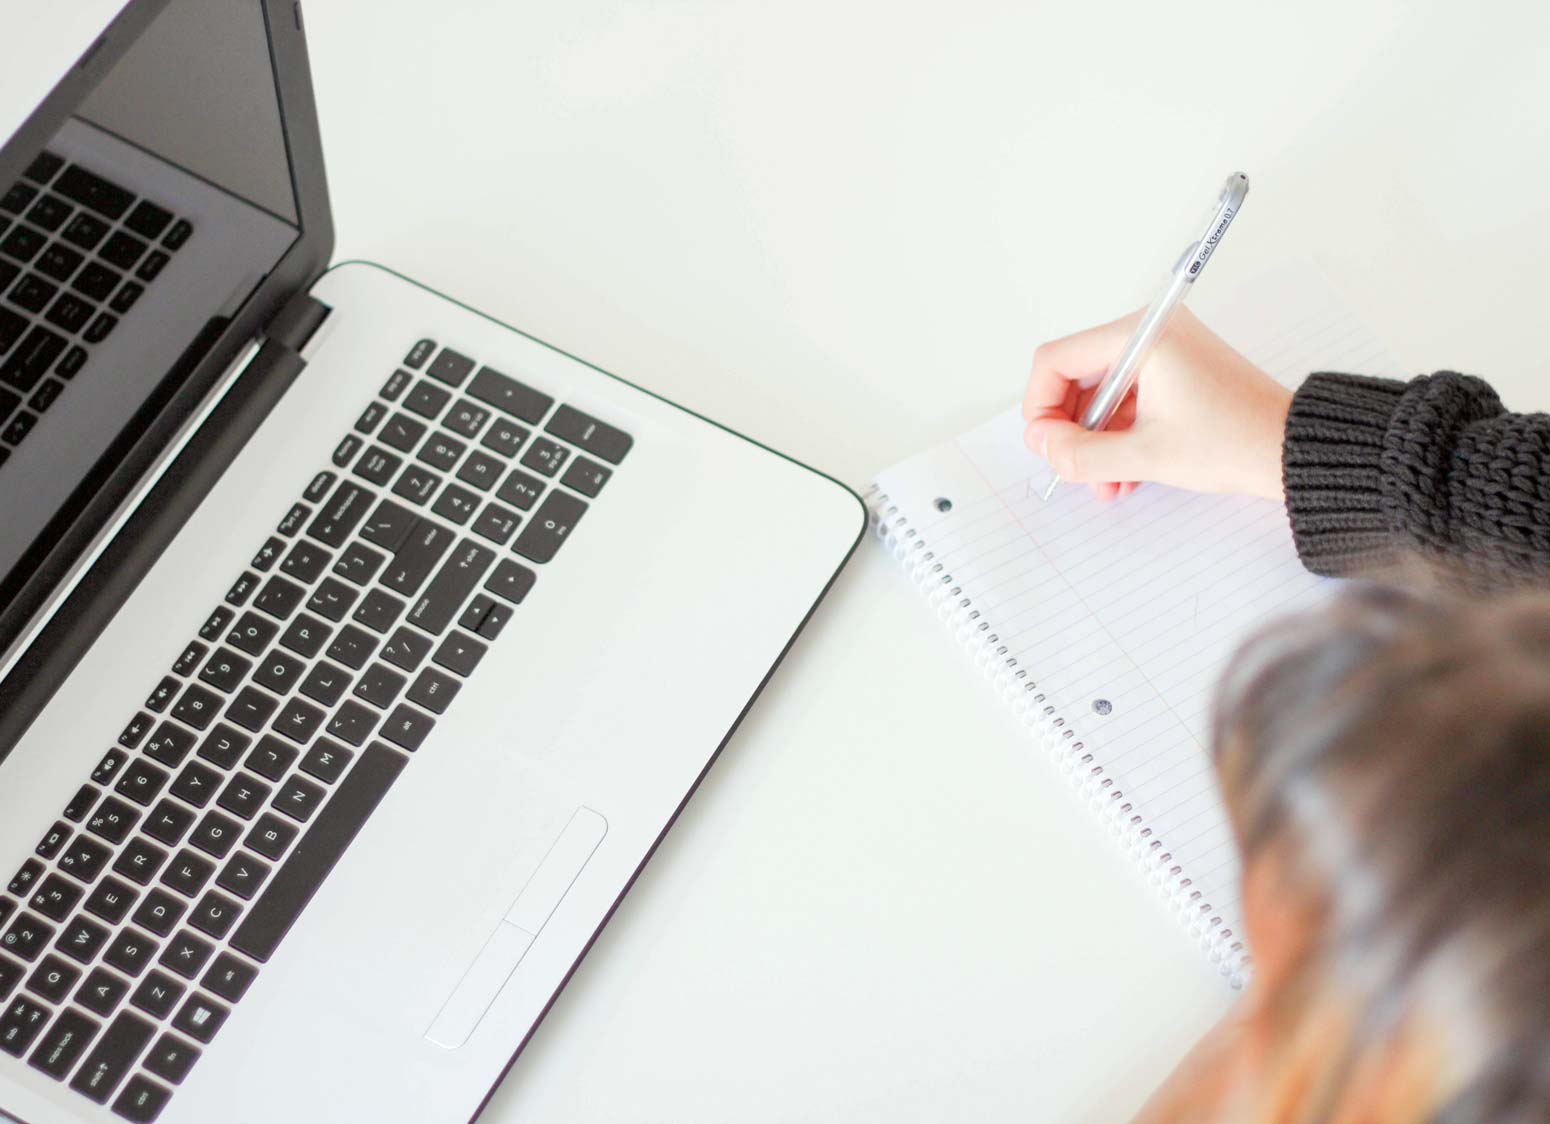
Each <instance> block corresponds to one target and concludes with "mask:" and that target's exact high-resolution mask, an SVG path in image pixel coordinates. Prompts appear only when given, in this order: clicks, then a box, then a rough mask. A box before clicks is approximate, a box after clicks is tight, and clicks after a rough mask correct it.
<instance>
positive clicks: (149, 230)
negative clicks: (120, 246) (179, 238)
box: [124, 199, 172, 242]
mask: <svg viewBox="0 0 1550 1124" xmlns="http://www.w3.org/2000/svg"><path fill="white" fill-rule="evenodd" d="M171 222H172V215H171V214H170V213H169V212H167V211H164V210H162V209H161V208H160V207H158V206H157V205H156V204H155V203H152V202H151V201H150V200H148V199H142V200H140V202H138V203H136V204H135V209H134V210H132V211H130V212H129V216H128V217H127V218H125V219H124V225H125V226H127V227H128V228H129V229H130V230H132V231H134V232H135V233H136V234H138V235H139V236H140V237H141V238H148V239H150V240H151V241H152V242H154V241H156V239H158V238H160V237H161V233H162V231H164V230H166V229H167V227H168V225H169V224H170V223H171Z"/></svg>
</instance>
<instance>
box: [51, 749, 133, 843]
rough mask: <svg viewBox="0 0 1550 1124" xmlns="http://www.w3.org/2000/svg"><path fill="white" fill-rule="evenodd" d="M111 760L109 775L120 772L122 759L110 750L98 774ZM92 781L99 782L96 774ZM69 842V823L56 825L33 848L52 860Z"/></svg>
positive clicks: (99, 767) (98, 768) (98, 769)
mask: <svg viewBox="0 0 1550 1124" xmlns="http://www.w3.org/2000/svg"><path fill="white" fill-rule="evenodd" d="M110 758H111V759H112V762H113V764H112V766H111V772H110V773H109V774H108V775H109V776H112V774H113V773H117V772H118V766H119V763H120V762H121V761H122V758H121V757H120V756H119V755H118V754H117V753H115V752H114V751H113V750H111V749H110V750H108V756H107V757H104V758H103V759H102V764H101V765H98V766H97V772H98V773H100V772H102V771H103V767H104V766H107V765H108V761H109V759H110ZM92 780H97V774H96V773H94V774H92ZM98 783H101V782H98ZM69 841H70V825H69V824H67V823H56V824H54V826H53V827H51V828H49V829H48V832H47V833H46V834H45V835H44V836H43V838H42V840H40V841H39V843H38V845H37V846H36V847H34V848H33V852H34V853H35V854H37V855H38V856H39V857H40V858H45V859H51V858H53V857H54V856H55V855H57V854H59V852H60V851H62V850H64V846H65V844H66V843H68V842H69Z"/></svg>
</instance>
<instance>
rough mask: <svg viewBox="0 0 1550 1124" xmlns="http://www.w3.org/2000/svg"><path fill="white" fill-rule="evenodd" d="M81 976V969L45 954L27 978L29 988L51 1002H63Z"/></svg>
mask: <svg viewBox="0 0 1550 1124" xmlns="http://www.w3.org/2000/svg"><path fill="white" fill-rule="evenodd" d="M80 978H81V970H80V969H79V968H76V967H72V966H71V965H69V964H67V963H65V961H63V960H61V959H60V958H59V957H57V956H54V955H52V954H50V955H48V956H45V957H44V958H43V959H42V960H41V961H39V962H38V966H37V967H36V968H34V969H33V970H32V975H31V976H29V977H28V978H27V990H28V991H30V992H32V993H33V994H34V995H37V996H41V997H42V998H44V999H47V1000H48V1001H49V1002H50V1003H63V1002H64V1001H65V999H66V997H67V996H69V994H70V989H71V988H72V987H74V986H75V981H76V980H78V979H80Z"/></svg>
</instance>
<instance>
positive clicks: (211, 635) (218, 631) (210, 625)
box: [199, 607, 236, 640]
mask: <svg viewBox="0 0 1550 1124" xmlns="http://www.w3.org/2000/svg"><path fill="white" fill-rule="evenodd" d="M235 615H236V614H234V613H233V612H232V611H231V610H230V609H227V608H224V607H220V608H217V609H215V610H214V611H212V612H211V613H210V615H209V616H208V617H207V618H205V623H204V624H202V625H200V626H199V639H201V640H219V639H220V637H221V635H222V634H223V633H225V631H226V628H227V626H228V625H230V624H231V620H232V617H233V616H235Z"/></svg>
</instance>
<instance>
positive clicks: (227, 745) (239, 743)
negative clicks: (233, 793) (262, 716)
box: [199, 722, 253, 769]
mask: <svg viewBox="0 0 1550 1124" xmlns="http://www.w3.org/2000/svg"><path fill="white" fill-rule="evenodd" d="M252 740H253V739H252V738H250V737H248V736H247V735H246V734H244V733H243V732H242V731H240V730H238V729H236V728H235V727H232V726H228V725H227V724H226V723H224V722H222V723H220V724H219V725H218V726H216V727H215V729H213V730H211V731H210V733H209V735H208V736H207V737H206V738H205V740H204V741H203V742H201V743H200V745H199V756H200V757H203V758H204V759H205V760H206V761H210V762H213V763H214V764H216V765H218V766H220V767H221V768H222V769H230V768H231V767H232V766H233V765H235V764H236V763H237V760H238V759H239V758H240V757H241V756H242V755H243V753H245V752H246V751H247V748H248V745H249V744H250V743H251V742H252Z"/></svg>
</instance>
